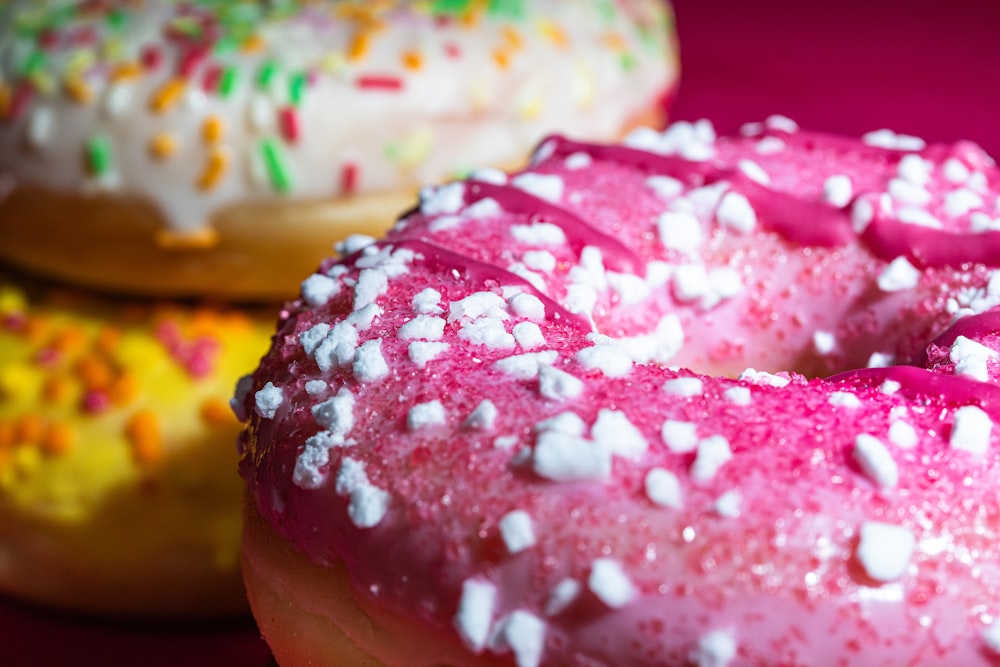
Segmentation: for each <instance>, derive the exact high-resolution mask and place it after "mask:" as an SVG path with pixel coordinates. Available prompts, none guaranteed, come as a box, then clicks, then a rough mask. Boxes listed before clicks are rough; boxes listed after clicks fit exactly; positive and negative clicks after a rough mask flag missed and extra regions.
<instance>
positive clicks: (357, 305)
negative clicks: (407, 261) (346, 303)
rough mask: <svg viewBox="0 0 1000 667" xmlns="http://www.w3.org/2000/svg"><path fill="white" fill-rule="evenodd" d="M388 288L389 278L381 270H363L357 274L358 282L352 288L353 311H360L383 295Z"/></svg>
mask: <svg viewBox="0 0 1000 667" xmlns="http://www.w3.org/2000/svg"><path fill="white" fill-rule="evenodd" d="M388 288H389V276H388V274H386V272H385V271H383V270H382V269H363V270H362V271H361V273H359V274H358V282H357V284H356V285H355V286H354V310H356V311H357V310H361V309H362V308H364V307H365V306H367V305H369V304H374V303H375V299H377V298H378V297H379V296H381V295H383V294H385V292H386V290H387V289H388Z"/></svg>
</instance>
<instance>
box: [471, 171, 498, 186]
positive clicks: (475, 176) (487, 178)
mask: <svg viewBox="0 0 1000 667" xmlns="http://www.w3.org/2000/svg"><path fill="white" fill-rule="evenodd" d="M469 180H471V181H482V182H483V183H492V184H493V185H506V184H507V174H505V173H504V172H502V171H500V170H499V169H496V168H494V167H478V168H476V169H474V170H473V171H472V173H470V174H469Z"/></svg>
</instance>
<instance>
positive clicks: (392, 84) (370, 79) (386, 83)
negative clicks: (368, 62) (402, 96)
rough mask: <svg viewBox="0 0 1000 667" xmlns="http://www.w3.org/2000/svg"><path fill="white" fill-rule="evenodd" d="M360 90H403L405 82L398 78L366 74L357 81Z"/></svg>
mask: <svg viewBox="0 0 1000 667" xmlns="http://www.w3.org/2000/svg"><path fill="white" fill-rule="evenodd" d="M355 83H356V85H357V87H358V88H364V89H366V90H389V91H391V90H402V89H403V80H402V79H400V78H399V77H398V76H391V75H382V74H364V75H362V76H359V77H358V78H357V80H356V82H355Z"/></svg>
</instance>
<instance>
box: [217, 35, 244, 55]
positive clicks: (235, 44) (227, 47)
mask: <svg viewBox="0 0 1000 667" xmlns="http://www.w3.org/2000/svg"><path fill="white" fill-rule="evenodd" d="M241 42H242V40H241V39H240V38H239V37H237V36H236V34H235V33H233V32H227V33H226V34H224V35H220V36H219V38H218V39H217V40H215V44H212V53H213V54H214V55H217V56H219V55H223V54H226V53H232V52H233V51H235V50H236V49H238V48H239V47H240V44H241Z"/></svg>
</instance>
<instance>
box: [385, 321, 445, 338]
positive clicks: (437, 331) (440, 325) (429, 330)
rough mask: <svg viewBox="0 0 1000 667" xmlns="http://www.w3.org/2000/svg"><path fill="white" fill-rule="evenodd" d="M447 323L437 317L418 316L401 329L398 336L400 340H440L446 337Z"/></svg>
mask: <svg viewBox="0 0 1000 667" xmlns="http://www.w3.org/2000/svg"><path fill="white" fill-rule="evenodd" d="M444 325H445V321H444V318H443V317H438V316H437V315H417V316H416V317H415V318H413V319H412V320H410V321H409V322H407V323H406V324H404V325H402V326H401V327H399V331H398V332H397V333H396V335H397V336H398V337H399V339H400V340H412V339H414V338H418V339H421V340H440V339H441V337H442V336H444Z"/></svg>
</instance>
